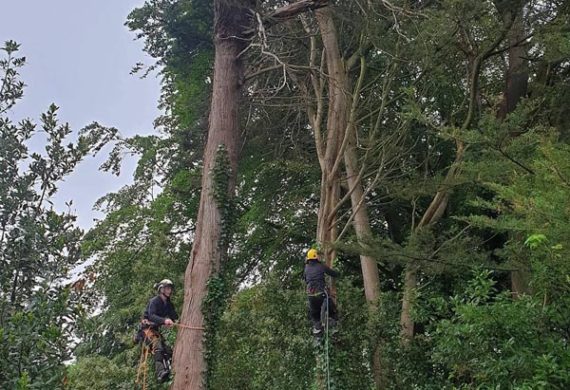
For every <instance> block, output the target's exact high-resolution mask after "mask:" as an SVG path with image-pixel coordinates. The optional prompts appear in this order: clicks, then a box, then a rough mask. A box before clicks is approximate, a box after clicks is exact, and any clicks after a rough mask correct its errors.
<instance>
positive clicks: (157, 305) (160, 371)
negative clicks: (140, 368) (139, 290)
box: [141, 279, 178, 383]
mask: <svg viewBox="0 0 570 390" xmlns="http://www.w3.org/2000/svg"><path fill="white" fill-rule="evenodd" d="M156 289H157V295H156V296H155V297H153V298H152V299H151V300H150V301H149V302H148V305H147V307H146V310H145V311H144V316H143V320H142V326H141V328H142V332H143V334H144V343H145V344H146V345H147V346H149V347H150V348H151V351H152V354H153V356H154V368H155V370H156V379H157V380H158V382H159V383H162V382H166V381H167V380H168V377H169V376H170V359H171V358H172V349H171V348H170V347H169V346H168V345H166V343H165V341H164V338H163V337H162V334H161V333H160V327H161V326H162V325H164V326H165V327H167V328H170V327H171V326H173V325H174V321H176V320H177V319H178V314H176V310H174V306H173V305H172V302H170V296H171V295H172V291H173V290H174V283H172V281H171V280H169V279H163V280H161V281H160V282H158V284H157V285H156Z"/></svg>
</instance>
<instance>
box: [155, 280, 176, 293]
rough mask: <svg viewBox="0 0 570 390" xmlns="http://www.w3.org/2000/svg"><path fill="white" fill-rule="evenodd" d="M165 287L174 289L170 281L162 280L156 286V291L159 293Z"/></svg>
mask: <svg viewBox="0 0 570 390" xmlns="http://www.w3.org/2000/svg"><path fill="white" fill-rule="evenodd" d="M167 286H170V287H172V288H174V283H172V280H170V279H162V280H161V281H160V282H158V284H156V291H157V292H159V293H160V289H161V288H163V287H167Z"/></svg>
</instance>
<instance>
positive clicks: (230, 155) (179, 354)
mask: <svg viewBox="0 0 570 390" xmlns="http://www.w3.org/2000/svg"><path fill="white" fill-rule="evenodd" d="M251 6H253V4H252V1H250V0H239V1H237V0H236V1H231V2H230V1H227V0H216V1H215V3H214V9H215V11H214V12H215V16H214V26H215V29H214V31H215V36H214V43H215V50H216V52H215V59H214V78H213V94H212V102H211V108H210V119H209V126H208V140H207V143H206V149H205V152H204V168H203V174H202V193H201V197H200V207H199V210H198V218H197V222H196V234H195V237H194V243H193V246H192V252H191V257H190V262H189V264H188V267H187V268H186V274H185V277H184V287H185V289H184V305H183V309H182V315H181V317H180V320H181V322H182V323H183V324H187V325H191V326H193V327H203V326H204V314H203V312H202V310H203V307H202V303H203V302H204V298H205V297H206V294H207V292H208V291H207V282H208V279H209V278H210V276H212V274H213V273H215V272H217V271H218V270H219V268H220V265H221V263H222V259H223V258H224V257H225V256H226V254H227V243H226V242H224V240H222V229H223V228H224V227H223V226H222V225H223V223H224V221H223V220H222V215H223V211H222V209H223V208H224V207H227V205H221V204H218V201H217V199H216V193H215V191H216V190H219V186H220V185H223V186H225V191H227V194H228V196H230V197H231V196H232V195H233V193H234V187H235V178H236V169H237V160H238V141H239V134H240V133H239V127H238V126H239V118H238V107H239V101H240V87H241V82H242V78H243V64H242V61H241V59H240V58H239V57H238V55H239V53H240V52H241V51H242V50H243V49H244V48H245V45H246V41H245V40H244V39H240V37H241V35H242V33H241V32H242V31H244V30H245V27H246V26H247V25H248V23H249V16H250V13H249V11H248V7H251ZM224 158H225V159H226V161H227V160H228V159H229V167H221V166H218V167H216V164H220V162H221V161H224ZM215 169H231V173H230V174H229V175H228V176H229V180H228V181H227V183H216V182H215V175H214V170H215ZM222 190H224V189H222ZM204 353H205V351H204V334H203V332H201V331H198V330H191V329H185V328H181V329H180V331H179V333H178V336H177V339H176V345H175V349H174V359H173V368H174V371H175V377H174V383H173V385H172V389H174V390H199V389H203V388H204V387H205V373H206V369H207V367H206V360H205V354H204Z"/></svg>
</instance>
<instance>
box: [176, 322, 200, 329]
mask: <svg viewBox="0 0 570 390" xmlns="http://www.w3.org/2000/svg"><path fill="white" fill-rule="evenodd" d="M174 326H177V327H179V328H183V329H190V330H204V328H203V327H201V326H190V325H184V324H181V323H178V322H175V323H174Z"/></svg>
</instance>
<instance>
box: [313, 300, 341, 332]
mask: <svg viewBox="0 0 570 390" xmlns="http://www.w3.org/2000/svg"><path fill="white" fill-rule="evenodd" d="M308 298H309V317H310V318H311V321H312V322H313V327H314V328H315V329H322V327H323V325H322V322H323V321H326V317H325V316H326V310H327V301H328V312H329V318H330V319H332V320H334V321H335V322H336V321H338V315H337V311H336V305H335V303H334V301H333V300H332V298H331V297H330V296H329V297H328V300H327V295H326V294H325V293H324V292H323V293H320V294H311V295H309V296H308ZM321 312H322V313H324V314H323V318H322V320H321Z"/></svg>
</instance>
